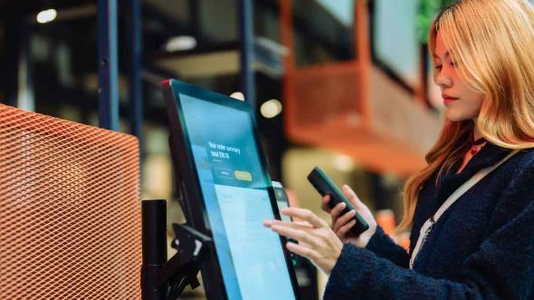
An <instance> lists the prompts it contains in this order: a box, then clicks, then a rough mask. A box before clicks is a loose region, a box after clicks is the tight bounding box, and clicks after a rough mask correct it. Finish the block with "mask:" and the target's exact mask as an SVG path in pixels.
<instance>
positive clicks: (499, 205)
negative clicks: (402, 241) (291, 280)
mask: <svg viewBox="0 0 534 300" xmlns="http://www.w3.org/2000/svg"><path fill="white" fill-rule="evenodd" d="M508 153H510V150H506V149H502V148H499V147H497V146H495V145H492V144H490V143H488V144H487V145H486V146H484V147H483V148H482V150H480V152H479V153H478V154H476V155H475V156H474V157H473V158H472V159H471V160H470V161H469V163H468V164H467V166H466V167H465V168H464V170H462V171H461V173H460V174H456V170H457V169H458V167H459V165H456V166H455V167H454V168H453V170H452V171H451V172H450V173H449V174H446V175H445V176H442V179H441V180H440V181H438V182H436V178H437V176H436V175H434V177H433V178H431V179H430V180H429V181H427V183H426V184H425V185H424V186H423V188H422V189H421V191H420V193H419V200H418V203H417V206H416V210H415V216H414V223H413V227H412V232H411V238H410V245H411V246H410V251H409V253H408V252H406V251H404V249H402V248H401V247H399V246H397V245H396V244H395V243H394V242H393V241H392V240H391V239H390V238H389V237H388V236H387V235H386V234H384V231H383V230H382V229H380V228H378V229H377V232H376V233H375V234H374V235H373V237H372V238H371V240H370V241H369V244H368V245H367V247H366V248H365V249H362V248H358V247H356V246H353V245H350V244H345V245H344V247H343V249H342V251H341V255H340V257H339V259H338V261H337V263H336V265H335V266H334V268H333V270H332V273H331V274H330V278H329V281H328V284H327V287H326V291H325V295H324V299H329V300H330V299H347V300H349V299H391V300H395V299H534V150H532V149H529V150H523V151H521V152H519V153H518V154H516V155H515V156H513V157H511V158H510V159H509V160H508V161H506V162H505V163H504V164H502V165H501V166H499V167H498V168H497V169H495V170H494V171H493V172H492V173H490V174H489V175H488V176H486V177H485V178H483V179H482V180H481V181H480V182H478V183H477V184H476V185H475V186H473V187H472V188H471V189H470V190H468V191H467V192H466V193H465V194H464V195H463V196H462V197H460V198H459V199H458V200H457V201H456V202H455V203H454V204H453V205H452V206H451V207H450V208H449V209H448V210H447V211H446V212H445V213H444V214H443V215H442V216H441V218H440V219H439V220H438V221H437V223H436V224H434V227H433V229H432V231H431V232H430V234H429V235H428V237H427V240H426V242H425V244H424V246H423V248H422V249H421V251H420V252H419V254H418V255H417V258H416V260H415V263H414V267H413V270H410V269H409V258H410V253H411V252H412V251H413V248H414V247H415V244H416V242H417V238H418V237H419V231H420V229H421V227H422V225H423V223H424V222H425V221H426V220H427V219H429V218H430V217H431V216H432V215H433V214H434V213H435V212H436V211H437V210H438V208H439V207H440V206H441V204H443V202H444V201H445V200H446V199H447V198H448V197H449V196H450V195H451V194H452V193H453V192H454V191H455V190H456V189H457V188H458V187H459V186H460V185H462V184H463V183H464V182H465V181H467V180H469V179H470V178H471V177H472V176H473V175H474V174H475V173H476V172H477V171H479V170H480V169H482V168H486V167H490V166H492V165H494V164H496V163H497V162H498V161H500V160H501V159H502V158H504V157H505V156H506V155H507V154H508Z"/></svg>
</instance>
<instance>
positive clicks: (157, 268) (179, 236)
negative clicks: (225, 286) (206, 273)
mask: <svg viewBox="0 0 534 300" xmlns="http://www.w3.org/2000/svg"><path fill="white" fill-rule="evenodd" d="M166 214H167V209H166V202H165V200H144V201H142V222H143V226H142V227H143V228H142V230H143V234H142V235H143V266H142V267H141V290H142V299H143V300H175V299H177V298H178V297H179V296H180V295H181V294H182V292H183V290H184V289H185V288H186V287H187V286H188V285H190V286H191V288H192V289H195V288H197V287H198V286H200V282H199V281H198V279H197V274H198V272H199V271H200V265H201V262H202V260H203V259H204V257H205V256H206V252H207V250H206V249H207V247H208V245H209V243H211V242H212V239H211V238H210V237H208V236H206V235H204V234H202V233H201V232H199V231H197V230H195V229H193V228H191V227H189V226H188V225H185V224H172V225H173V230H174V239H173V241H172V244H171V247H173V248H175V249H176V250H178V252H177V253H176V254H175V255H174V256H173V257H172V258H171V259H170V260H169V261H167V245H166V224H167V221H166V219H167V218H166Z"/></svg>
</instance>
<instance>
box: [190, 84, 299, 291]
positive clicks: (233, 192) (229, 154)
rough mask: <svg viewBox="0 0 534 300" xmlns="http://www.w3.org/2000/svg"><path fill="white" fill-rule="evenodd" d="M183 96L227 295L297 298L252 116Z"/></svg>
mask: <svg viewBox="0 0 534 300" xmlns="http://www.w3.org/2000/svg"><path fill="white" fill-rule="evenodd" d="M180 98H181V106H182V109H183V115H184V118H185V123H186V127H187V131H188V132H187V133H188V136H189V139H190V142H191V145H192V152H193V156H194V161H195V166H196V168H197V172H198V174H199V179H200V184H201V188H202V193H203V196H204V201H205V206H206V209H207V215H208V219H209V220H208V221H209V224H210V226H211V229H212V233H213V239H214V242H215V248H216V252H217V257H218V259H219V263H220V265H221V271H222V275H223V280H224V285H225V288H226V291H227V294H228V299H232V300H233V299H244V300H249V299H259V300H261V299H266V300H267V299H284V300H285V299H295V296H294V292H293V288H292V285H291V280H290V276H289V271H288V269H287V264H286V261H285V258H284V253H283V249H282V244H281V243H280V239H279V237H278V235H276V234H275V233H273V232H272V231H271V230H269V229H266V228H265V227H264V226H263V224H262V222H263V220H265V219H272V218H274V215H273V211H272V207H271V203H270V199H269V195H268V192H267V187H268V184H267V180H266V178H265V177H264V176H263V170H262V165H261V162H260V157H259V155H258V149H257V148H256V143H255V140H254V136H253V130H252V123H251V119H250V117H249V115H248V114H247V113H246V112H243V111H239V110H236V109H231V108H228V107H225V106H222V105H217V104H213V103H210V102H207V101H202V100H199V99H195V98H192V97H190V96H187V95H183V94H180Z"/></svg>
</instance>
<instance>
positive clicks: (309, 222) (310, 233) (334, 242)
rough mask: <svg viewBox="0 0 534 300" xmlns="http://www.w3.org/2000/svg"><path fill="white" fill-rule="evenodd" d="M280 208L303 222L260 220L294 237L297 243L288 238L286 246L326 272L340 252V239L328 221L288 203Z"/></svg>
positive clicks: (277, 230) (327, 272) (341, 246)
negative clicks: (289, 240) (285, 206)
mask: <svg viewBox="0 0 534 300" xmlns="http://www.w3.org/2000/svg"><path fill="white" fill-rule="evenodd" d="M280 212H281V213H282V214H284V215H287V216H290V217H293V218H298V219H301V220H303V221H304V222H282V221H279V220H267V221H264V222H263V224H264V225H265V226H266V227H270V228H271V229H272V230H273V231H274V232H276V233H278V234H281V235H283V236H286V237H288V238H292V239H294V240H297V241H298V244H295V243H292V242H288V243H287V244H286V247H287V249H288V250H289V251H291V252H294V253H296V254H298V255H300V256H304V257H306V258H308V259H309V260H311V261H312V262H313V263H314V264H315V266H317V267H318V268H319V269H321V270H323V272H325V273H326V274H330V272H331V271H332V269H333V268H334V265H335V264H336V261H337V259H338V258H339V255H340V254H341V249H342V248H343V242H341V240H340V239H339V238H338V237H337V236H336V234H335V233H334V232H333V231H332V229H330V226H329V225H328V223H326V222H325V221H323V220H322V219H321V218H319V217H318V216H317V215H315V214H314V213H312V212H311V211H310V210H307V209H302V208H296V207H291V208H284V209H282V210H280Z"/></svg>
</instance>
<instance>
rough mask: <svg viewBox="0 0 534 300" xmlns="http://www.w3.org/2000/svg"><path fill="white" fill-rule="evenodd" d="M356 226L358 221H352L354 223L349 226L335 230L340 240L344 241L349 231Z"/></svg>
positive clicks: (348, 224)
mask: <svg viewBox="0 0 534 300" xmlns="http://www.w3.org/2000/svg"><path fill="white" fill-rule="evenodd" d="M354 225H356V220H352V221H350V222H348V223H347V224H345V225H343V226H341V227H340V228H339V229H338V230H335V233H336V235H337V236H338V237H339V238H340V239H342V238H343V237H345V236H346V235H347V233H348V232H349V230H350V229H351V228H352V227H353V226H354Z"/></svg>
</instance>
